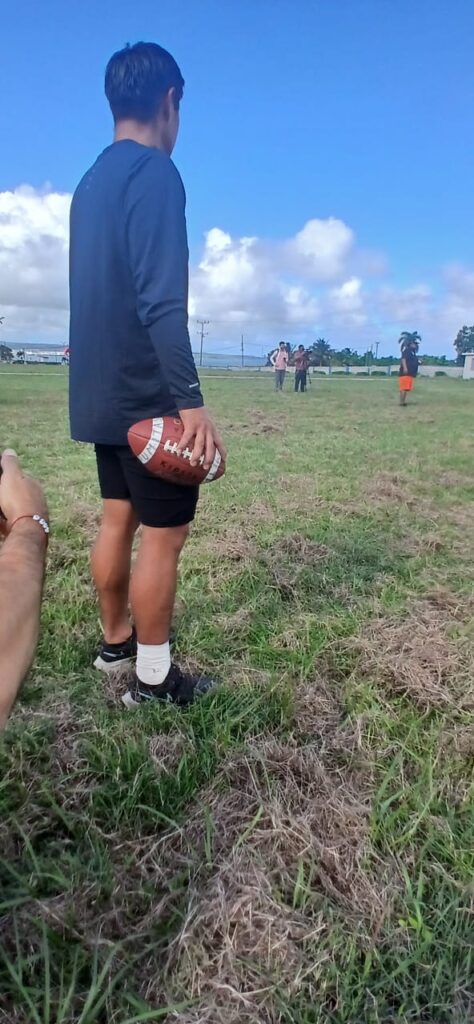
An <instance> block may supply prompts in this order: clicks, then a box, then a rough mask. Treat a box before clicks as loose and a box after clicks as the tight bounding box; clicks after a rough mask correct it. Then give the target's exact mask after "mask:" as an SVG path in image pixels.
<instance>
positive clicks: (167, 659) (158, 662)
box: [137, 641, 171, 686]
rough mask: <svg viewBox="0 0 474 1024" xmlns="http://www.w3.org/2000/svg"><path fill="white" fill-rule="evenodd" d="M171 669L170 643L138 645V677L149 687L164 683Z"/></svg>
mask: <svg viewBox="0 0 474 1024" xmlns="http://www.w3.org/2000/svg"><path fill="white" fill-rule="evenodd" d="M170 667H171V655H170V645H169V641H167V642H166V643H165V644H137V676H138V678H139V680H140V682H142V683H146V684H147V686H159V685H160V683H164V681H165V679H166V676H167V675H168V672H169V670H170Z"/></svg>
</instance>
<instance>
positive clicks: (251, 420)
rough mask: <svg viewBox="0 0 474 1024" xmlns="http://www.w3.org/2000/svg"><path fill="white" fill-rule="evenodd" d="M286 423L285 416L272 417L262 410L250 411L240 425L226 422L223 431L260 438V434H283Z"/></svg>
mask: <svg viewBox="0 0 474 1024" xmlns="http://www.w3.org/2000/svg"><path fill="white" fill-rule="evenodd" d="M286 423H287V417H286V416H284V415H279V416H271V415H269V414H268V413H266V412H264V411H263V410H262V409H249V410H248V412H247V413H246V416H245V420H242V422H240V423H238V424H235V423H229V422H226V423H225V424H224V425H223V429H224V428H225V430H226V431H230V430H235V431H237V432H238V433H239V434H241V435H242V434H244V435H245V434H250V435H252V436H254V437H258V436H259V435H260V434H283V432H284V430H285V427H286Z"/></svg>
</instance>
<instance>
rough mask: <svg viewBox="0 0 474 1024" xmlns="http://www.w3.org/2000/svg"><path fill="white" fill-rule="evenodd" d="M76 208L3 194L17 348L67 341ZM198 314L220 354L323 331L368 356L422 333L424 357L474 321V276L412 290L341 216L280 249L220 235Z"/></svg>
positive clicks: (206, 260)
mask: <svg viewBox="0 0 474 1024" xmlns="http://www.w3.org/2000/svg"><path fill="white" fill-rule="evenodd" d="M70 201H71V196H70V195H68V194H62V193H58V192H54V191H52V190H51V189H48V188H45V189H44V190H43V191H36V190H35V189H33V188H31V187H29V186H21V187H19V188H18V189H16V190H15V191H13V192H2V193H0V313H1V314H2V315H4V316H5V323H4V326H3V329H2V337H3V338H4V340H5V341H7V342H9V343H13V344H14V343H15V342H17V343H18V344H24V343H25V342H28V341H30V342H31V341H34V340H43V341H47V340H48V339H49V340H51V341H59V342H62V341H64V340H65V338H66V337H67V305H68V294H67V246H68V219H69V206H70ZM381 275H384V276H383V278H382V279H381ZM190 314H191V316H192V317H196V316H201V317H205V318H207V319H209V320H211V325H210V328H208V330H209V332H210V333H209V337H208V339H207V345H211V346H213V347H214V349H219V346H220V345H222V346H223V347H225V346H228V345H229V346H230V345H231V344H233V343H235V341H236V339H237V337H238V336H239V334H240V332H241V330H244V331H245V334H246V341H247V344H248V345H249V346H251V344H252V341H253V342H254V344H255V346H257V345H258V346H260V345H261V346H264V345H266V343H267V342H270V343H271V342H272V341H273V340H274V338H275V337H276V336H279V335H281V336H286V337H288V338H292V339H294V340H297V339H298V338H300V337H301V338H305V339H306V338H308V339H311V338H312V337H314V334H315V332H317V333H318V334H324V335H326V336H327V337H328V338H329V340H330V341H331V342H332V343H333V344H335V345H339V344H341V345H350V346H351V347H359V348H360V349H365V348H367V346H368V345H369V344H371V343H372V342H373V341H375V340H381V339H384V338H385V339H386V344H387V345H388V346H389V347H391V348H392V349H393V350H396V338H397V334H398V331H399V330H403V329H408V330H415V329H417V330H419V331H420V333H421V334H422V336H423V340H424V344H425V346H426V348H428V349H429V350H431V351H436V350H438V351H445V352H449V350H450V345H451V342H452V339H453V338H454V336H455V334H456V332H457V331H458V329H459V327H461V326H462V324H463V323H466V322H467V323H474V271H473V270H472V269H470V268H467V267H463V266H461V265H458V264H453V265H450V266H448V267H446V268H444V270H443V269H441V270H440V271H439V272H438V277H437V279H436V283H435V284H434V283H432V282H431V283H430V284H428V283H426V282H423V281H421V282H415V283H413V284H411V285H408V286H406V287H403V288H402V287H400V286H398V285H397V283H396V282H395V281H394V280H392V279H391V278H390V275H389V273H388V269H387V263H386V258H385V256H384V255H383V254H382V253H380V252H368V251H366V250H364V249H362V248H360V247H359V245H358V242H357V239H356V237H355V235H354V232H353V230H352V229H351V228H350V227H349V226H348V225H347V224H345V223H344V222H343V221H342V220H339V219H337V218H336V217H329V218H327V219H325V220H323V219H318V218H312V219H310V220H308V221H307V222H306V224H304V225H303V227H302V228H301V229H300V230H298V231H297V232H296V233H295V234H294V235H293V237H291V238H287V239H280V240H277V241H275V240H268V239H261V238H257V237H241V238H239V237H233V236H232V235H230V234H229V233H228V232H227V231H225V230H223V229H222V228H220V227H212V228H211V229H210V230H209V231H208V232H207V234H206V235H205V238H204V244H203V247H202V250H201V252H200V253H199V254H198V259H197V261H194V262H192V265H191V275H190ZM192 329H194V325H192ZM250 350H251V348H250Z"/></svg>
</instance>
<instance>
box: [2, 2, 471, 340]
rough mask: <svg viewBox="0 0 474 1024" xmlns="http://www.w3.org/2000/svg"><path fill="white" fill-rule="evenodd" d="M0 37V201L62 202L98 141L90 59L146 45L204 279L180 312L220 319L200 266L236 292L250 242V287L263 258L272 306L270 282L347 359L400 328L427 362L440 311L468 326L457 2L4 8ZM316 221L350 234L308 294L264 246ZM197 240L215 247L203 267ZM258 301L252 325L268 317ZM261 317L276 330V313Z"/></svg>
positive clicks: (97, 90)
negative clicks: (345, 254) (223, 267)
mask: <svg viewBox="0 0 474 1024" xmlns="http://www.w3.org/2000/svg"><path fill="white" fill-rule="evenodd" d="M1 34H2V60H1V63H0V86H1V92H2V97H3V102H2V104H1V106H0V133H1V136H0V137H1V138H2V140H3V145H2V160H1V167H0V192H9V191H13V190H15V189H16V188H17V187H18V186H20V185H21V184H25V183H27V184H28V185H30V186H32V187H33V188H34V189H35V190H39V191H41V190H43V192H44V191H45V185H46V191H50V192H53V193H56V192H58V193H62V192H65V193H70V192H71V191H72V190H73V188H74V186H75V184H76V183H77V180H78V179H79V177H80V176H81V174H82V173H83V171H84V170H85V169H86V167H87V166H88V165H89V164H90V163H91V162H92V161H93V159H94V158H95V156H96V155H97V153H98V152H99V151H100V150H101V149H102V148H104V146H105V145H107V144H108V142H109V140H110V135H111V124H110V117H109V113H108V110H107V106H106V103H105V100H104V97H103V71H104V66H105V63H106V61H107V59H108V57H109V56H110V54H111V52H113V50H114V49H116V48H119V47H121V46H122V45H123V44H124V43H126V42H129V41H130V42H133V41H136V40H137V39H140V38H143V39H154V40H156V41H158V42H160V43H161V44H162V45H164V46H166V47H167V48H169V49H170V50H171V51H172V53H173V54H174V55H175V57H176V59H177V60H178V63H179V64H180V66H181V69H182V71H183V74H184V77H185V80H186V89H185V98H184V102H183V107H182V128H181V136H180V139H179V142H178V146H177V149H176V152H175V160H176V163H177V165H178V167H179V169H180V171H181V173H182V175H183V178H184V181H185V185H186V189H187V194H188V230H189V237H190V245H191V253H192V260H193V261H194V264H197V263H198V262H199V261H200V260H202V259H204V262H206V259H207V262H208V264H212V267H211V272H210V274H209V273H208V274H207V276H206V277H205V281H204V285H205V287H204V289H203V292H202V291H201V292H199V287H202V286H203V273H205V272H203V271H202V270H201V273H200V276H199V273H198V275H197V278H196V281H195V284H196V288H197V289H198V290H197V293H196V299H195V300H194V302H193V304H192V307H191V312H193V311H194V312H197V313H198V314H199V312H202V314H203V315H205V314H207V315H209V314H210V315H214V318H215V319H216V321H217V320H218V319H219V317H220V320H221V321H222V322H226V316H227V317H228V320H229V321H232V320H233V319H237V317H238V310H239V309H242V308H243V307H244V306H245V302H239V301H237V300H236V298H235V294H234V295H232V296H230V297H228V305H226V301H227V300H226V296H225V295H224V294H222V295H221V296H220V300H219V301H218V302H217V303H215V302H214V295H213V294H211V292H212V291H213V289H215V287H220V278H219V274H218V273H217V272H216V260H220V259H221V254H222V252H224V251H225V258H226V260H227V271H226V273H224V274H223V279H224V282H225V279H226V274H227V276H228V273H229V269H230V268H229V256H230V255H231V253H232V254H233V258H234V263H233V264H232V262H231V267H232V266H235V267H236V274H237V277H238V274H239V272H240V271H239V267H240V270H241V269H242V267H241V264H242V246H241V245H240V242H239V240H240V239H241V238H242V237H246V236H251V237H252V238H255V239H258V240H259V241H258V246H260V249H259V252H260V250H261V249H262V247H263V250H264V252H265V257H264V259H263V257H262V256H261V254H260V255H259V256H258V258H257V256H256V257H255V259H256V271H255V272H256V274H257V276H258V274H259V273H261V272H262V266H263V263H264V265H265V271H266V273H267V277H268V273H269V270H268V264H269V261H270V259H272V260H273V264H272V266H273V270H272V273H273V274H274V276H276V278H278V281H279V284H278V288H280V291H281V287H282V284H281V282H282V280H283V279H284V281H285V282H286V284H285V287H286V285H290V284H291V285H292V286H293V287H297V286H299V285H300V284H301V285H302V287H303V288H304V290H305V296H306V298H307V297H308V295H310V296H312V297H313V298H314V303H313V306H309V305H308V306H307V307H306V308H307V309H308V313H307V316H308V320H309V321H311V320H312V319H314V326H315V328H316V329H318V330H319V333H321V331H322V332H323V333H325V334H327V335H329V334H331V332H332V333H333V334H334V336H337V338H338V339H339V338H340V337H341V338H342V335H343V334H344V333H345V332H346V333H347V334H348V337H349V336H350V337H349V342H350V343H351V339H352V340H353V342H354V344H356V345H358V346H359V345H361V344H362V343H363V341H364V339H365V335H366V334H367V337H368V338H369V336H370V338H371V337H372V335H373V333H374V331H375V332H377V331H379V332H382V336H384V337H386V339H387V344H388V343H389V339H390V337H391V335H392V333H393V334H394V335H395V334H396V333H397V330H398V326H400V327H401V323H402V320H403V318H404V317H408V318H410V316H411V315H412V316H413V318H414V320H415V321H416V320H417V317H418V319H419V320H420V321H421V324H419V323H417V322H413V323H412V322H410V323H406V324H404V326H406V327H408V328H410V329H411V328H412V327H413V328H415V327H418V329H424V330H425V334H426V331H428V333H429V332H431V337H432V340H433V344H431V345H430V346H429V347H430V348H431V349H433V348H436V347H438V349H440V350H441V349H443V350H446V351H448V348H449V346H448V345H446V343H445V340H444V334H443V333H442V330H441V329H440V328H439V323H440V322H443V323H444V322H445V327H444V328H443V330H444V332H445V334H446V339H447V340H450V336H449V332H450V331H452V330H453V328H454V325H455V323H456V322H457V320H456V316H457V314H458V313H459V315H460V316H462V318H463V317H464V315H466V316H467V315H468V314H469V313H470V312H471V307H470V304H469V303H470V299H469V293H470V287H471V284H472V283H474V278H471V275H472V273H473V268H474V255H473V237H474V232H473V202H472V181H473V180H474V132H473V111H474V61H473V60H472V39H473V38H474V3H473V2H472V0H429V2H428V0H415V2H413V0H324V2H317V0H315V2H310V0H294V3H290V2H289V0H253V2H250V0H239V2H237V0H235V2H230V0H227V2H222V0H221V2H216V0H181V3H180V4H175V5H171V4H170V5H162V4H160V5H158V4H156V3H152V2H148V0H136V2H135V4H134V5H132V4H131V3H130V0H128V2H127V3H125V2H123V0H115V2H114V3H111V2H108V0H107V2H105V0H102V2H100V0H97V2H96V3H95V4H94V3H93V2H92V0H82V2H81V3H79V2H77V0H74V2H71V3H67V4H66V3H64V2H62V3H59V2H57V0H46V2H45V3H44V4H41V5H32V4H31V3H30V4H27V3H25V2H24V0H18V2H16V3H15V4H9V5H4V9H3V10H2V32H1ZM5 96H8V102H5ZM3 212H4V216H5V209H4V211H3ZM7 212H8V211H7ZM328 218H335V219H336V220H337V221H341V222H343V223H344V225H347V226H348V228H349V229H350V231H351V232H352V236H353V239H352V243H351V245H350V246H349V248H351V256H350V258H348V259H347V262H346V264H345V265H344V266H342V264H341V265H340V266H339V267H338V271H337V273H335V274H334V276H333V278H332V279H330V275H329V276H328V275H327V274H322V276H321V275H320V276H319V277H318V278H317V280H316V278H315V276H314V274H313V278H312V280H311V283H308V282H309V278H310V277H311V274H310V273H309V272H308V268H306V272H304V271H302V277H301V280H300V279H299V278H298V273H297V268H296V266H295V264H294V263H293V264H292V265H291V267H290V266H289V265H288V263H286V264H285V267H284V268H283V269H282V267H281V259H280V256H281V252H280V256H275V252H276V250H275V251H272V246H273V243H275V245H277V246H278V244H279V243H281V242H285V240H286V242H287V243H288V242H289V240H291V239H294V237H295V236H296V235H297V234H298V232H300V231H301V229H302V228H303V226H304V225H305V223H307V222H308V221H311V220H312V219H317V220H320V221H322V222H326V221H327V219H328ZM212 228H216V229H219V230H220V231H221V232H222V233H223V235H222V238H225V239H227V240H226V241H222V239H221V241H220V242H219V243H218V245H217V250H216V247H215V246H214V247H212V245H211V250H210V251H208V252H207V257H206V251H205V250H203V237H204V235H205V233H206V232H208V231H209V230H210V229H212ZM224 233H225V234H224ZM229 239H230V241H229ZM214 241H215V239H214ZM216 252H217V254H218V255H216ZM255 252H256V253H257V249H256V250H255ZM270 253H272V256H271V257H270ZM253 258H254V257H253V255H252V260H253ZM262 259H263V263H262ZM276 264H277V265H276ZM221 276H222V275H221ZM30 277H31V272H30ZM316 277H317V275H316ZM297 278H298V279H297ZM355 279H357V280H358V281H360V287H359V290H358V295H359V298H361V297H363V300H364V301H363V307H362V306H361V304H360V303H359V306H358V309H359V318H358V320H357V317H356V318H355V320H354V323H353V324H350V322H349V319H348V315H349V312H350V309H349V307H350V302H346V305H344V301H345V300H344V301H343V302H342V306H341V305H340V304H339V305H338V302H339V300H338V299H337V296H336V291H334V289H336V290H337V289H338V288H341V287H342V286H343V285H344V284H345V283H347V281H351V280H355ZM26 280H28V276H27V277H26ZM244 284H245V274H244V277H243V285H244ZM267 286H268V287H267V291H268V292H271V284H270V282H269V281H268V280H267ZM275 287H276V285H275ZM354 288H355V285H354V286H353V288H352V292H353V294H354ZM321 289H322V290H321ZM423 289H425V292H423ZM413 290H414V295H412V294H411V293H412V292H413ZM349 292H350V287H349V289H348V290H347V289H346V293H347V294H349ZM323 293H324V294H323ZM328 295H329V298H328V297H327V296H328ZM453 295H454V298H453ZM331 296H332V297H333V299H334V302H332V299H331ZM13 298H14V300H15V301H13V302H9V301H8V299H9V296H8V295H6V294H5V293H4V292H0V302H1V304H2V308H3V307H4V306H5V304H6V305H8V306H11V308H12V309H13V308H17V306H18V297H17V296H13ZM267 298H268V305H267V306H264V308H263V309H262V313H261V317H262V319H265V317H266V318H267V319H268V320H270V319H271V309H272V308H273V307H272V305H271V302H270V299H269V297H268V296H267ZM397 300H399V305H398V306H397ZM204 301H205V302H206V303H207V306H209V307H211V308H210V310H208V309H207V308H204V307H203V308H202V309H201V305H202V303H203V302H204ZM410 301H412V304H411V305H410ZM55 303H56V306H57V304H58V303H57V301H56V300H55ZM331 303H332V305H331ZM440 303H441V304H443V305H442V314H443V316H445V321H442V320H441V321H440V320H439V316H438V313H439V308H438V304H440ZM53 308H54V307H53ZM362 308H363V310H364V313H365V314H366V320H365V321H364V320H363V319H362V316H361V313H360V311H361V309H362ZM227 309H228V310H229V312H228V313H226V310H227ZM446 310H448V312H446ZM339 314H341V316H342V320H340V322H338V320H337V317H338V316H339ZM243 315H244V317H245V316H247V318H248V319H249V322H250V323H251V324H253V323H254V322H255V320H256V319H258V318H259V315H260V314H259V312H258V310H256V307H255V303H254V304H253V305H251V307H250V308H249V310H248V311H247V312H246V311H245V309H244V311H243ZM252 318H253V319H252ZM9 319H10V318H9ZM20 319H21V318H20ZM279 319H281V320H282V329H283V325H284V320H285V314H284V313H283V312H282V306H281V304H280V305H279V304H278V303H276V305H275V320H276V321H278V320H279ZM473 320H474V310H473ZM13 321H15V317H13ZM424 321H425V322H426V323H425V324H424ZM305 322H306V321H305ZM470 322H472V320H471V321H470ZM18 323H19V322H18ZM458 326H461V323H459V325H458ZM326 328H327V329H326ZM18 329H19V330H20V333H21V331H23V332H24V330H25V328H24V327H21V329H20V327H19V326H18ZM26 329H28V328H26ZM308 329H309V328H308ZM401 329H402V328H401ZM456 329H457V328H456ZM40 330H41V331H45V330H46V332H47V325H46V321H45V320H44V319H43V326H42V327H41V328H40ZM52 330H53V333H54V328H53V329H52ZM257 335H258V338H261V335H262V329H260V328H259V329H258V331H255V336H256V337H257ZM431 337H430V340H431ZM256 343H257V342H256Z"/></svg>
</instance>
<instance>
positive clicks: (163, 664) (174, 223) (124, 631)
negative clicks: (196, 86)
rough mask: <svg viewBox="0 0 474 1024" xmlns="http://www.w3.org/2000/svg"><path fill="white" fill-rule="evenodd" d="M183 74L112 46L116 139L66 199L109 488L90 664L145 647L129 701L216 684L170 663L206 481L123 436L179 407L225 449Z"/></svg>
mask: <svg viewBox="0 0 474 1024" xmlns="http://www.w3.org/2000/svg"><path fill="white" fill-rule="evenodd" d="M183 86H184V80H183V78H182V75H181V72H180V70H179V67H178V65H177V64H176V61H175V60H174V59H173V57H172V56H171V55H170V54H169V53H167V51H166V50H163V49H162V48H161V47H160V46H157V45H156V44H155V43H137V44H136V45H135V46H131V47H126V48H125V49H124V50H121V51H119V52H118V53H115V54H114V55H113V57H112V58H111V60H110V61H109V64H108V66H107V70H106V75H105V92H106V95H107V99H108V101H109V104H110V108H111V111H112V115H113V118H114V124H115V134H114V142H113V144H112V145H111V146H109V147H108V148H107V149H105V150H104V152H103V153H101V155H100V156H99V157H98V159H97V160H96V162H95V164H94V165H93V166H92V167H91V168H90V170H89V171H87V173H86V174H85V176H84V177H83V179H82V181H81V182H80V184H79V185H78V187H77V189H76V192H75V194H74V198H73V201H72V207H71V241H70V306H71V323H70V419H71V434H72V437H73V439H74V440H76V441H87V442H90V443H92V444H94V445H95V451H96V457H97V468H98V475H99V482H100V488H101V494H102V498H103V518H102V523H101V527H100V531H99V535H98V538H97V540H96V543H95V546H94V549H93V552H92V572H93V576H94V581H95V584H96V587H97V591H98V594H99V601H100V610H101V620H102V627H103V632H104V636H103V642H102V646H101V650H100V654H99V656H98V658H97V660H96V662H95V665H96V667H97V668H99V669H102V670H104V671H109V670H111V669H114V668H115V667H116V666H117V665H120V664H123V663H127V662H132V661H134V659H135V656H136V659H137V662H136V674H135V676H134V677H133V680H132V682H131V683H130V688H129V691H128V692H127V693H126V694H125V696H124V698H123V700H124V703H125V704H126V705H127V706H134V705H135V704H139V703H141V702H142V701H146V700H154V699H161V700H167V701H170V700H171V701H174V702H176V703H179V704H186V703H190V702H191V701H192V700H193V699H194V697H195V696H199V695H201V694H202V693H204V692H206V691H207V690H208V689H209V687H210V685H212V684H211V681H210V680H208V679H206V678H205V677H203V676H191V675H189V674H187V673H184V672H182V671H181V670H180V669H179V668H178V667H177V666H176V665H174V664H171V658H170V645H169V634H170V623H171V616H172V611H173V605H174V598H175V590H176V578H177V568H178V560H179V556H180V553H181V550H182V548H183V545H184V543H185V540H186V537H187V534H188V530H189V524H190V523H191V521H192V520H193V518H194V514H195V510H196V504H197V500H198V489H197V488H192V487H182V486H178V485H176V484H171V483H166V482H164V481H162V480H159V479H157V478H155V477H152V476H151V475H150V474H149V473H148V472H147V470H146V469H145V468H144V467H143V466H142V464H141V463H140V462H139V461H138V459H136V458H135V457H134V456H133V455H132V452H131V451H130V449H129V447H128V445H127V431H128V429H129V427H130V426H131V425H132V424H133V423H136V422H137V421H138V420H142V419H146V418H148V417H152V416H161V415H167V414H174V415H177V414H178V415H179V416H180V417H181V420H182V422H183V425H184V435H183V439H182V446H183V448H184V447H186V445H188V446H190V447H191V448H192V450H193V455H192V460H191V461H192V463H194V464H196V463H197V461H198V460H199V459H200V458H201V456H204V466H206V467H210V466H211V464H212V461H213V459H214V456H215V452H216V448H218V449H219V451H220V452H221V454H223V455H225V451H224V448H223V445H222V441H221V439H220V437H219V434H218V432H217V430H216V427H215V425H214V423H213V421H212V419H211V417H210V416H209V414H208V412H207V411H206V409H205V407H204V402H203V398H202V394H201V388H200V384H199V379H198V376H197V372H196V367H195V364H194V359H193V356H192V351H191V345H190V340H189V334H188V326H187V322H188V317H187V299H188V246H187V236H186V220H185V193H184V188H183V184H182V181H181V178H180V176H179V174H178V171H177V170H176V167H175V166H174V164H173V163H172V161H171V159H170V157H171V153H172V151H173V148H174V145H175V142H176V138H177V134H178V128H179V105H180V100H181V98H182V95H183ZM139 524H142V526H143V531H142V536H141V539H140V547H139V550H138V555H137V559H136V563H135V567H134V571H133V575H132V577H131V578H130V564H131V550H132V541H133V537H134V534H135V531H136V529H137V526H138V525H139ZM129 601H130V604H131V610H132V616H133V621H134V624H135V629H136V633H135V629H134V630H133V631H132V629H131V624H130V618H129Z"/></svg>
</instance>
